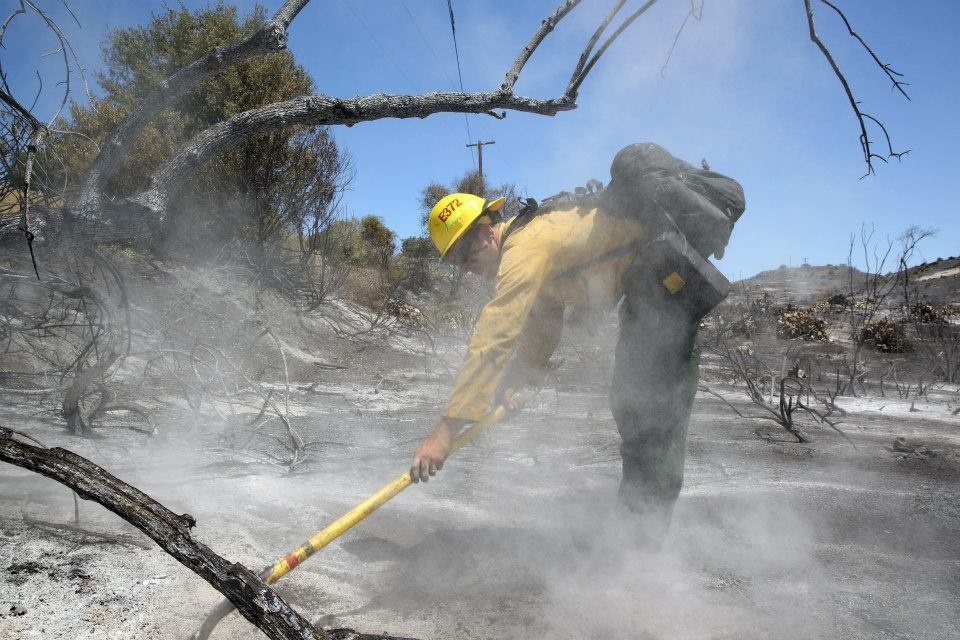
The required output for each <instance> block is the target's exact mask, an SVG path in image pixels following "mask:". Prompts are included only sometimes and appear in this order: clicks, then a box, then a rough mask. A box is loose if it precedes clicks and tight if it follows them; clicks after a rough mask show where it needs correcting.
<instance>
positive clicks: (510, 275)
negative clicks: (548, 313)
mask: <svg viewBox="0 0 960 640" xmlns="http://www.w3.org/2000/svg"><path fill="white" fill-rule="evenodd" d="M549 273H550V258H549V252H548V251H543V250H542V247H536V246H535V245H534V246H532V247H531V246H530V245H526V246H525V245H518V246H514V247H510V248H509V249H507V250H505V251H504V254H503V259H502V262H501V264H500V271H499V272H498V274H497V287H496V292H495V293H494V296H493V299H492V300H490V302H489V303H487V305H486V306H485V307H484V308H483V312H482V313H481V314H480V319H479V320H478V322H477V327H476V329H475V330H474V333H473V338H472V339H471V340H470V346H469V347H468V349H467V356H466V359H465V360H464V363H463V365H462V366H461V367H460V372H459V373H458V375H457V380H456V383H455V384H454V387H453V391H452V393H451V394H450V402H449V403H448V405H447V411H446V415H445V416H444V417H443V418H441V419H440V421H439V422H438V423H437V426H436V428H435V429H434V430H433V433H431V434H430V435H429V436H427V438H426V439H425V440H424V441H423V442H422V443H420V446H418V447H417V450H416V452H415V453H414V460H413V464H412V465H411V467H410V474H411V476H412V477H413V480H414V482H418V481H420V480H424V481H426V480H427V479H429V477H430V476H431V475H433V474H432V473H431V471H432V472H433V473H436V472H437V471H438V470H439V469H441V468H443V462H444V461H445V460H446V458H447V456H448V455H449V454H450V443H451V442H452V441H453V438H454V437H455V436H456V434H457V433H459V431H460V430H461V429H462V428H463V427H464V425H466V424H468V423H470V422H476V421H478V420H480V418H482V417H483V414H484V413H485V412H486V410H487V408H488V407H489V405H490V401H491V400H492V399H493V397H494V394H495V393H496V390H497V387H498V386H499V384H500V380H501V378H502V377H503V374H504V371H505V370H506V367H507V363H508V362H509V361H510V357H511V356H512V355H513V352H514V350H515V349H516V346H517V340H518V338H519V336H520V333H521V332H522V331H523V329H524V326H525V325H526V324H527V320H528V317H529V315H530V312H531V309H532V308H533V306H534V301H535V300H536V299H537V297H538V295H539V293H540V289H541V287H542V285H543V282H544V280H545V279H546V278H547V276H548V275H549Z"/></svg>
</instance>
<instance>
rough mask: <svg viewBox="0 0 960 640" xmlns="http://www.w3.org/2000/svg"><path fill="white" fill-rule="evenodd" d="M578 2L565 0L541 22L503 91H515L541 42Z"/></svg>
mask: <svg viewBox="0 0 960 640" xmlns="http://www.w3.org/2000/svg"><path fill="white" fill-rule="evenodd" d="M624 2H626V0H620V2H619V4H620V5H621V6H622V5H623V3H624ZM578 4H580V0H565V2H564V3H563V4H562V5H560V6H559V7H558V8H557V10H556V11H554V12H553V15H551V16H550V17H548V18H547V19H546V20H544V21H543V22H542V23H540V28H539V29H537V31H536V33H534V34H533V36H531V38H530V41H529V42H527V44H526V45H524V47H523V49H521V50H520V54H519V55H518V56H517V59H516V60H515V61H514V63H513V66H512V67H510V70H509V71H507V75H506V76H505V77H504V79H503V84H501V85H500V91H501V92H512V91H513V85H514V84H516V82H517V78H519V77H520V72H521V71H522V70H523V67H524V65H525V64H527V61H528V60H529V59H530V56H532V55H533V52H534V51H536V50H537V47H539V46H540V43H541V42H543V41H544V39H545V38H546V37H547V36H548V35H550V32H551V31H553V29H554V27H556V26H557V23H558V22H560V21H561V20H563V17H564V16H565V15H567V14H568V13H570V12H571V11H572V10H573V9H574V7H576V6H577V5H578Z"/></svg>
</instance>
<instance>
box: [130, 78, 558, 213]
mask: <svg viewBox="0 0 960 640" xmlns="http://www.w3.org/2000/svg"><path fill="white" fill-rule="evenodd" d="M496 108H501V109H510V110H513V111H524V112H527V113H537V114H540V115H550V116H552V115H555V114H557V113H558V112H560V111H568V110H571V109H574V108H576V104H575V102H574V101H573V100H572V99H569V98H567V97H561V98H559V99H554V100H538V99H534V98H527V97H522V96H516V95H513V94H511V93H503V92H497V93H459V92H447V93H441V92H434V93H426V94H422V95H419V96H409V95H392V94H385V93H378V94H374V95H370V96H363V97H359V98H353V99H351V100H341V99H339V98H333V97H330V96H323V95H317V96H302V97H299V98H294V99H292V100H288V101H286V102H277V103H274V104H270V105H267V106H265V107H260V108H258V109H252V110H250V111H245V112H243V113H239V114H237V115H235V116H233V117H232V118H229V119H227V120H224V121H223V122H220V123H217V124H215V125H214V126H212V127H210V128H209V129H206V130H205V131H203V132H201V133H199V134H197V136H195V137H194V138H193V139H192V140H191V141H189V142H188V143H187V144H186V145H185V146H183V147H181V148H180V149H179V150H178V151H177V152H175V153H174V154H173V155H172V156H171V157H170V158H168V159H167V160H166V162H164V163H163V164H162V165H161V166H160V167H159V168H158V169H157V171H156V172H155V173H154V174H153V176H152V177H151V179H150V185H149V186H148V188H147V189H146V190H144V191H141V192H140V193H139V194H137V195H135V196H133V197H132V198H131V202H133V203H134V204H136V205H139V206H142V207H144V208H145V209H147V210H149V211H151V212H154V214H156V215H157V216H162V215H163V212H164V211H165V209H166V205H167V202H168V201H169V199H170V198H171V197H172V195H173V194H174V193H175V192H176V190H177V189H178V188H179V186H180V185H181V184H182V183H183V181H184V180H186V179H187V178H188V177H190V176H191V175H192V174H193V173H194V172H195V171H196V170H197V169H199V168H200V167H201V166H203V165H204V164H205V163H206V162H208V161H209V160H211V159H212V158H214V157H215V156H217V155H218V154H220V153H222V152H224V151H226V150H227V149H231V148H233V147H235V146H237V145H239V144H242V143H243V142H244V141H245V140H246V139H247V138H249V137H250V136H253V135H256V134H258V133H264V132H267V131H273V130H276V129H283V128H286V127H291V126H293V125H334V124H345V125H347V126H352V125H354V124H357V123H359V122H367V121H371V120H381V119H384V118H425V117H427V116H429V115H432V114H435V113H486V112H488V111H491V110H492V109H496Z"/></svg>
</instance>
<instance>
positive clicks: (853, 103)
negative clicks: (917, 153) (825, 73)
mask: <svg viewBox="0 0 960 640" xmlns="http://www.w3.org/2000/svg"><path fill="white" fill-rule="evenodd" d="M820 1H821V2H823V3H824V4H826V5H827V6H829V7H830V8H832V9H833V10H834V11H836V12H837V13H838V14H840V17H841V19H842V20H843V22H844V24H846V26H847V30H848V31H849V32H850V34H851V35H852V36H854V37H855V38H856V39H857V40H859V41H860V43H861V44H862V45H863V46H864V48H866V50H867V52H869V53H870V55H871V56H872V57H873V59H874V60H875V61H876V62H877V64H878V65H880V68H881V69H883V71H884V73H886V74H887V76H888V77H889V78H890V79H891V80H892V81H893V82H894V87H895V88H897V89H899V90H900V93H902V94H903V95H904V97H906V98H907V99H908V100H909V99H910V97H909V96H907V94H906V92H905V91H904V90H903V87H902V85H904V84H905V83H902V82H900V81H898V80H897V79H896V78H894V77H893V75H892V74H896V75H901V74H899V73H897V72H896V71H893V70H892V69H891V68H890V67H889V65H886V64H883V63H882V62H880V60H879V58H877V56H876V54H874V53H873V50H872V49H871V48H870V47H869V46H867V44H866V42H864V40H863V38H861V37H860V36H859V35H858V34H857V33H856V32H855V31H853V29H852V28H851V26H850V22H849V21H848V20H847V17H846V16H845V15H844V14H843V12H842V11H840V9H838V8H837V7H835V6H834V5H833V4H831V3H830V2H827V1H826V0H820ZM803 4H804V6H805V7H806V12H807V28H808V30H809V33H810V40H811V41H812V42H813V43H814V44H815V45H817V48H819V49H820V52H821V53H822V54H823V56H824V57H825V58H826V59H827V62H828V63H829V64H830V68H831V69H833V73H834V75H835V76H837V79H838V80H839V81H840V84H841V85H842V86H843V90H844V93H846V95H847V100H848V101H849V102H850V108H852V109H853V113H854V115H855V116H856V118H857V122H858V123H859V125H860V148H861V149H862V151H863V159H864V161H865V162H866V163H867V173H865V174H864V175H863V176H862V177H864V178H865V177H867V176H868V175H872V174H873V173H874V169H873V160H874V159H875V158H876V159H878V160H882V161H883V162H886V161H887V158H885V157H883V156H881V155H879V154H877V153H874V152H873V148H872V146H871V145H872V143H871V142H870V136H869V134H868V133H867V123H866V121H867V120H871V121H872V122H874V123H875V124H876V125H877V126H878V127H880V130H881V131H882V132H883V135H884V137H885V138H886V139H887V146H888V150H889V152H888V154H887V157H890V158H897V159H898V160H899V159H900V158H902V157H903V156H905V155H906V154H908V153H910V150H909V149H908V150H907V151H900V152H895V151H894V150H893V147H892V145H891V143H890V134H889V133H888V132H887V128H886V126H884V124H883V123H882V122H880V120H878V119H877V118H875V117H873V116H871V115H870V114H867V113H864V112H863V111H861V110H860V103H859V101H858V100H857V99H856V97H855V96H854V95H853V89H851V88H850V83H849V82H848V81H847V78H846V76H845V75H844V73H843V71H841V69H840V65H839V64H837V61H836V59H834V57H833V54H832V53H831V52H830V49H829V48H828V47H827V45H826V44H824V42H823V41H822V40H821V39H820V36H819V35H818V34H817V28H816V25H815V23H814V15H813V4H812V2H811V0H803Z"/></svg>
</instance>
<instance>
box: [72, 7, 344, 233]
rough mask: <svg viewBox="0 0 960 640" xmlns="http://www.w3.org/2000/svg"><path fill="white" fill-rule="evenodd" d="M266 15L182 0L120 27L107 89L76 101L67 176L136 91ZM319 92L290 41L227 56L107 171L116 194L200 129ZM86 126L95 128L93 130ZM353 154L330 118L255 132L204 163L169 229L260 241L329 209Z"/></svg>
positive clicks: (83, 163)
mask: <svg viewBox="0 0 960 640" xmlns="http://www.w3.org/2000/svg"><path fill="white" fill-rule="evenodd" d="M265 21H266V13H265V10H264V9H263V8H262V7H260V6H257V7H255V8H254V9H253V11H252V12H251V13H250V14H249V15H247V16H245V17H241V16H240V15H239V14H238V12H237V9H236V8H235V7H232V6H227V5H224V4H223V3H222V2H218V3H217V4H215V5H213V6H208V7H206V8H202V9H198V10H196V11H189V10H187V9H186V8H185V7H183V6H182V5H181V6H179V7H177V8H167V9H165V10H163V11H162V12H160V13H157V14H155V15H153V17H152V18H151V20H150V22H149V23H148V24H147V25H144V26H137V27H131V28H128V29H117V30H115V31H113V32H111V33H110V34H109V36H108V37H107V39H106V41H105V42H104V43H103V45H102V51H103V59H104V63H105V66H106V69H105V71H104V72H102V73H100V74H99V76H98V81H99V83H100V86H101V87H102V89H103V97H102V98H98V99H96V100H94V102H93V104H92V105H91V106H90V107H81V106H76V105H75V106H74V107H73V108H72V109H71V118H70V120H71V121H70V122H68V123H63V124H64V127H63V128H69V129H71V130H73V131H76V132H78V133H80V134H82V136H84V137H78V136H65V137H63V138H61V139H59V140H58V141H57V142H56V144H57V147H58V149H57V151H58V155H59V156H60V157H62V158H64V159H65V165H64V166H63V171H64V172H65V174H66V175H65V177H66V179H67V180H68V181H70V180H77V179H78V178H79V177H80V176H81V175H82V174H83V172H84V170H85V169H86V168H87V167H88V166H89V165H90V163H91V162H92V161H93V159H94V157H95V155H96V153H97V151H96V147H95V146H94V145H92V144H90V143H89V142H88V141H87V139H89V140H93V141H94V142H97V143H102V142H103V141H104V140H105V139H106V138H107V136H108V135H109V134H110V133H111V132H112V131H113V130H114V129H115V128H116V126H117V125H118V124H119V123H120V122H121V120H122V119H123V118H124V117H125V116H126V115H127V114H128V113H129V112H130V111H131V110H132V109H133V108H134V106H135V105H136V104H137V101H138V100H139V99H140V98H142V97H144V96H147V95H149V94H150V93H151V92H153V91H155V90H157V89H158V88H160V87H161V86H162V83H163V81H164V79H165V78H167V77H169V76H170V75H171V74H173V73H174V72H176V71H177V70H178V69H180V68H182V67H183V66H185V65H187V64H189V63H190V62H192V61H193V60H195V59H197V58H199V57H201V56H202V55H204V54H206V53H208V52H209V51H211V50H212V49H213V48H214V47H216V46H219V45H225V44H229V43H232V42H235V41H237V40H240V39H241V38H243V37H244V36H246V35H248V34H250V33H251V32H253V31H254V30H256V29H257V28H258V27H260V26H261V25H262V24H263V23H264V22H265ZM313 92H314V85H313V81H312V79H311V78H310V76H309V75H308V74H307V72H306V70H305V69H304V68H303V67H302V66H300V65H298V64H296V62H294V59H293V56H291V55H290V54H289V53H287V52H283V53H275V54H272V55H269V56H266V57H263V58H256V59H251V60H249V61H246V62H244V63H241V64H238V65H233V66H230V67H228V68H226V69H224V70H223V72H221V73H219V74H217V75H215V76H213V77H212V78H210V79H208V80H206V81H204V82H203V83H201V84H200V85H199V86H198V87H197V88H196V89H194V90H193V91H191V92H189V93H188V94H187V95H186V96H185V97H184V98H182V99H181V100H179V101H178V102H177V103H175V105H174V106H173V107H172V108H170V109H167V110H165V111H163V112H162V113H161V114H159V115H158V117H157V118H155V119H154V121H153V122H151V123H150V124H149V125H148V126H147V127H146V128H145V130H144V131H143V133H142V134H141V135H140V136H139V137H138V139H137V140H136V141H135V142H134V145H133V149H132V151H131V152H130V153H129V154H128V155H127V156H126V157H125V158H124V160H123V162H122V164H121V165H120V166H119V167H118V169H117V171H116V172H115V173H114V175H113V177H112V179H111V180H110V182H109V184H108V186H107V191H108V194H107V195H109V196H113V197H116V196H126V195H130V194H132V193H134V192H135V190H137V189H138V188H140V187H141V186H143V184H144V182H145V181H146V180H147V178H148V177H149V176H150V174H151V173H152V172H153V171H154V170H155V169H156V168H157V167H158V166H159V164H160V163H161V162H162V161H163V160H165V159H166V158H167V157H168V156H169V155H170V153H171V152H172V151H173V150H174V149H176V148H177V147H179V146H180V144H182V143H183V142H185V141H187V140H189V139H190V138H191V137H192V136H194V135H195V134H197V133H199V132H200V131H202V130H204V129H206V128H208V127H209V126H211V125H213V124H215V123H217V122H220V121H222V120H224V119H226V118H229V117H231V116H233V115H236V114H238V113H241V112H243V111H247V110H249V109H253V108H256V107H259V106H263V105H266V104H269V103H273V102H277V101H282V100H288V99H290V98H293V97H296V96H299V95H304V94H311V93H313ZM85 138H86V139H85ZM349 173H350V161H349V158H348V157H346V156H345V155H344V154H342V153H341V152H340V151H339V149H338V148H337V145H336V143H335V142H334V140H333V138H332V136H331V135H330V133H329V131H328V130H326V129H325V128H315V129H306V128H292V129H287V130H283V131H277V132H272V133H269V134H265V135H260V136H256V137H253V138H251V139H250V140H249V141H247V142H246V143H245V144H243V145H242V146H240V147H237V148H235V149H232V150H230V151H227V152H225V153H224V154H222V155H221V156H220V157H219V158H218V159H217V160H216V161H214V162H212V163H210V164H208V165H207V166H205V167H204V168H203V169H201V170H200V171H199V172H198V173H197V174H196V175H195V176H194V177H193V178H192V179H191V181H190V182H189V184H188V185H187V187H186V188H185V189H184V190H183V192H182V194H181V195H180V197H179V198H178V200H177V201H176V202H174V203H173V204H172V206H171V209H170V217H169V219H168V224H167V226H166V228H165V229H164V233H165V234H166V235H167V237H168V239H169V240H171V241H173V242H175V243H177V244H182V243H198V244H199V243H206V242H209V241H210V240H213V239H221V240H243V241H245V242H247V243H251V244H253V245H254V246H255V247H259V248H262V247H263V246H264V245H265V244H267V243H269V242H271V241H274V240H278V239H280V238H282V236H283V235H285V234H290V233H297V232H299V231H301V230H302V229H303V228H304V227H307V228H309V227H311V222H315V221H316V219H317V218H318V217H319V218H320V219H329V213H330V212H329V209H330V207H332V206H333V205H334V204H335V203H336V201H337V195H338V193H339V191H340V189H341V188H342V187H343V186H344V184H345V181H347V180H349Z"/></svg>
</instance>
